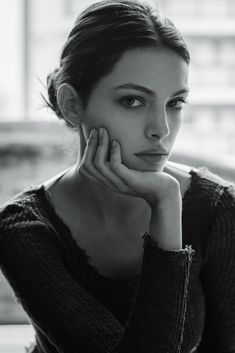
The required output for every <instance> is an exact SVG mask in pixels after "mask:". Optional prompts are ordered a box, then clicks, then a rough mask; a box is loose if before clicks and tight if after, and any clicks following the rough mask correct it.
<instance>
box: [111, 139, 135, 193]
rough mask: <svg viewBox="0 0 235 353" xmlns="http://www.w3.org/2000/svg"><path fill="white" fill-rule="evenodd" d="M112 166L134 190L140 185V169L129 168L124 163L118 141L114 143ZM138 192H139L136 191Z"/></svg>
mask: <svg viewBox="0 0 235 353" xmlns="http://www.w3.org/2000/svg"><path fill="white" fill-rule="evenodd" d="M110 167H111V169H112V170H113V172H114V173H115V174H116V175H117V176H119V178H121V179H122V180H123V182H125V184H126V185H128V187H129V188H131V190H132V191H133V192H134V191H135V187H136V186H138V179H139V178H138V171H136V170H135V171H133V170H131V169H129V168H127V167H126V166H125V165H124V164H123V163H122V158H121V146H120V144H119V142H118V141H114V142H113V144H112V155H111V159H110ZM136 194H137V193H136Z"/></svg>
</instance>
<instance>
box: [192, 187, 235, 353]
mask: <svg viewBox="0 0 235 353" xmlns="http://www.w3.org/2000/svg"><path fill="white" fill-rule="evenodd" d="M219 188H220V189H219V190H217V191H218V195H219V196H217V199H216V200H215V203H216V205H215V209H214V212H213V214H212V219H211V225H212V227H211V229H210V233H209V235H208V239H207V244H206V252H205V260H204V265H203V268H202V277H201V279H202V287H203V290H204V293H205V300H206V320H205V328H204V332H203V337H202V341H201V344H200V346H199V348H198V352H199V353H235V200H234V197H233V196H232V193H230V191H229V190H228V189H225V188H224V187H223V186H219Z"/></svg>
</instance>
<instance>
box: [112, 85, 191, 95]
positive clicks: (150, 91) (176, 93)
mask: <svg viewBox="0 0 235 353" xmlns="http://www.w3.org/2000/svg"><path fill="white" fill-rule="evenodd" d="M123 88H124V89H135V90H138V91H141V92H144V93H147V94H148V95H149V96H151V97H156V96H157V95H156V93H155V92H154V91H152V90H151V89H149V88H147V87H144V86H140V85H136V84H134V83H126V84H124V85H121V86H117V87H115V90H116V89H123ZM188 92H189V88H188V87H186V88H182V89H180V90H179V91H177V92H175V93H173V94H172V96H171V97H175V96H178V95H179V94H182V93H188Z"/></svg>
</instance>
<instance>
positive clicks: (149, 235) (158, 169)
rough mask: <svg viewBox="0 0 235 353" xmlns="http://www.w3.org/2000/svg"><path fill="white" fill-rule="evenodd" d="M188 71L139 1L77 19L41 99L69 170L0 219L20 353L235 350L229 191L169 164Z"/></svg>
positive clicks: (156, 17) (168, 35) (28, 193)
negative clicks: (30, 339) (22, 315)
mask: <svg viewBox="0 0 235 353" xmlns="http://www.w3.org/2000/svg"><path fill="white" fill-rule="evenodd" d="M188 65H189V53H188V49H187V46H186V44H185V42H184V40H183V38H182V36H181V35H180V33H179V32H178V31H177V29H176V28H175V27H174V25H173V24H172V22H170V20H169V19H166V18H163V17H161V16H160V14H158V13H157V12H155V11H154V10H153V9H152V8H150V7H149V5H146V4H144V3H142V2H137V1H126V0H125V1H119V0H118V1H114V0H107V1H102V2H98V3H96V4H94V5H92V6H91V7H88V8H87V9H86V10H85V11H84V12H83V13H82V14H81V15H80V16H79V17H78V19H77V21H76V23H75V26H74V28H73V29H72V31H71V33H70V35H69V37H68V40H67V42H66V43H65V46H64V48H63V50H62V54H61V58H60V66H59V68H58V69H56V70H55V71H54V72H53V73H52V74H50V75H49V76H48V95H49V102H48V104H49V105H50V107H51V108H52V109H53V110H54V112H55V113H56V114H57V116H58V117H59V118H61V119H64V120H65V121H66V123H67V124H68V125H69V126H72V127H74V128H75V129H76V130H77V131H78V136H79V140H80V149H79V150H80V154H79V156H78V160H77V163H75V165H74V166H72V167H71V168H68V169H67V170H66V171H63V172H62V173H61V174H59V175H56V176H55V177H54V178H52V179H51V180H48V181H45V182H44V183H43V184H42V185H38V186H33V187H31V188H30V189H28V190H25V191H24V192H22V193H21V194H19V195H16V196H15V197H14V198H13V199H11V200H10V201H9V202H8V204H5V205H4V206H3V207H2V210H1V213H0V217H1V218H0V219H1V223H0V224H1V231H0V264H1V268H2V270H3V273H4V274H5V276H6V278H7V279H8V281H9V283H10V285H11V286H12V288H13V290H14V292H15V295H16V296H17V298H18V299H19V300H20V302H21V303H22V305H23V308H24V309H25V311H26V312H27V313H28V315H29V317H30V320H31V322H32V324H33V326H34V328H35V331H36V343H35V344H34V345H33V347H31V349H30V351H33V352H40V353H41V352H46V353H48V352H66V353H72V352H76V353H77V352H81V353H85V352H86V353H88V352H92V353H93V352H96V353H98V352H100V353H101V352H105V353H108V352H115V353H117V352H120V353H121V352H125V353H127V352H128V353H132V352H133V353H138V352H141V353H147V352H148V353H149V352H158V353H159V352H160V353H163V352H185V353H189V352H191V353H192V352H203V353H212V352H213V353H215V352H220V353H222V352H223V353H225V352H235V320H234V319H235V285H234V283H235V258H234V254H235V242H234V241H235V240H234V198H233V195H232V189H231V186H229V185H228V184H226V183H225V184H223V183H222V181H218V180H217V181H216V180H214V179H213V176H211V175H209V173H207V172H206V171H204V170H190V171H187V170H186V171H185V170H184V169H182V168H180V167H176V166H172V165H171V164H168V163H167V160H168V158H169V156H170V154H171V152H172V148H173V145H174V142H175V138H176V136H177V134H178V131H179V129H180V126H181V124H182V117H183V106H184V104H185V103H186V100H187V94H188ZM182 205H183V212H182ZM141 235H142V236H141Z"/></svg>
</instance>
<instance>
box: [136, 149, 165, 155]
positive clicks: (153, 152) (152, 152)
mask: <svg viewBox="0 0 235 353" xmlns="http://www.w3.org/2000/svg"><path fill="white" fill-rule="evenodd" d="M168 154H169V152H168V151H167V150H165V149H149V150H145V151H142V152H138V153H135V155H136V156H157V155H159V156H162V155H165V156H168Z"/></svg>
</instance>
